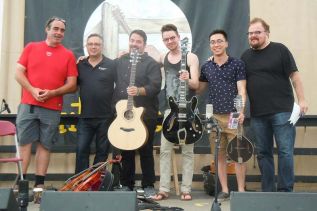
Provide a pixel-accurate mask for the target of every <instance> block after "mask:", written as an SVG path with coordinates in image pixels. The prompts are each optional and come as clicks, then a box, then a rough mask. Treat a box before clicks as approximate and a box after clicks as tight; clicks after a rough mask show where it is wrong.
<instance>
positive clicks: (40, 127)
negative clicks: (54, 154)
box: [16, 104, 60, 150]
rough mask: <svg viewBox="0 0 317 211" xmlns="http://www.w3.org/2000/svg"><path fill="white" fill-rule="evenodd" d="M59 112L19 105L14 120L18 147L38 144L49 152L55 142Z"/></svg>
mask: <svg viewBox="0 0 317 211" xmlns="http://www.w3.org/2000/svg"><path fill="white" fill-rule="evenodd" d="M59 122H60V111H57V110H51V109H47V108H43V107H39V106H34V105H28V104H20V105H19V107H18V114H17V119H16V126H17V136H18V140H19V145H22V146H23V145H26V144H30V143H33V142H36V141H38V142H40V143H41V144H42V145H43V146H44V147H45V148H46V149H48V150H50V149H51V148H52V145H53V144H54V143H55V142H56V141H57V137H58V125H59Z"/></svg>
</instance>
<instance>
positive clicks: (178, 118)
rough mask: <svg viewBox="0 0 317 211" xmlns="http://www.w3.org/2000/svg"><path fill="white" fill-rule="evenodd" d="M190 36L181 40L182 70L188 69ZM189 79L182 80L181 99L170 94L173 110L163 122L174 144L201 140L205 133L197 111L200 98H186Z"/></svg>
mask: <svg viewBox="0 0 317 211" xmlns="http://www.w3.org/2000/svg"><path fill="white" fill-rule="evenodd" d="M187 44H188V38H187V37H186V38H184V39H183V40H182V41H181V51H182V58H181V70H185V69H186V56H187ZM187 83H188V81H186V80H180V84H179V100H178V101H177V100H176V99H175V98H174V97H172V96H170V97H169V99H168V104H169V107H170V109H171V112H170V113H169V114H168V116H167V117H166V118H165V120H164V122H163V135H164V136H165V138H166V139H167V140H168V141H169V142H172V143H174V144H180V145H183V144H193V143H195V142H197V141H199V140H200V139H201V137H202V135H203V127H202V123H201V120H200V118H199V116H198V115H197V114H196V113H195V110H196V107H197V104H198V99H197V97H196V96H194V97H192V99H191V100H190V101H187V100H186V96H187V89H188V87H187V86H188V85H187Z"/></svg>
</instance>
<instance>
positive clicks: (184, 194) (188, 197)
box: [181, 193, 192, 201]
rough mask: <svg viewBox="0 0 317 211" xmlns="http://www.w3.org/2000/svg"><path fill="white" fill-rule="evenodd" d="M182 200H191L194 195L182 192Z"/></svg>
mask: <svg viewBox="0 0 317 211" xmlns="http://www.w3.org/2000/svg"><path fill="white" fill-rule="evenodd" d="M181 200H182V201H190V200H192V196H191V195H190V193H182V195H181Z"/></svg>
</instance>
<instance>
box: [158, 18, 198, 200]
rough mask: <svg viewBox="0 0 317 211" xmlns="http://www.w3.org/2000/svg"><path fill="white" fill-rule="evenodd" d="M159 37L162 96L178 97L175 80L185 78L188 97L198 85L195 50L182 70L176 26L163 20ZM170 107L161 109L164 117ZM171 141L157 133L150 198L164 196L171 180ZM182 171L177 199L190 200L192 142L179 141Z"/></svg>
mask: <svg viewBox="0 0 317 211" xmlns="http://www.w3.org/2000/svg"><path fill="white" fill-rule="evenodd" d="M161 32H162V39H163V42H164V44H165V46H166V47H167V48H168V50H169V52H168V53H167V54H165V55H163V56H162V57H161V63H162V64H163V67H164V71H165V82H166V88H165V90H166V99H168V98H169V97H170V96H172V97H174V98H176V99H178V98H179V93H178V90H179V81H180V80H188V85H189V93H188V96H187V99H188V100H190V99H191V98H192V97H193V96H194V95H195V90H196V89H197V88H198V85H199V82H198V76H199V61H198V58H197V56H196V55H195V54H193V53H191V52H189V53H187V54H186V70H181V57H182V52H181V46H180V35H179V34H178V30H177V27H176V26H175V25H173V24H166V25H164V26H162V28H161ZM169 113H170V109H168V110H166V111H165V114H164V116H165V117H166V116H167V115H168V114H169ZM173 146H174V144H173V143H171V142H169V141H167V140H166V139H165V137H164V136H163V134H162V136H161V147H160V188H159V192H158V193H157V194H156V195H155V197H153V199H154V200H162V199H166V198H168V195H169V192H170V182H171V154H172V150H173ZM182 157H183V171H182V185H181V192H182V195H181V199H182V200H191V199H192V197H191V194H190V193H191V186H192V180H193V171H194V144H186V145H182Z"/></svg>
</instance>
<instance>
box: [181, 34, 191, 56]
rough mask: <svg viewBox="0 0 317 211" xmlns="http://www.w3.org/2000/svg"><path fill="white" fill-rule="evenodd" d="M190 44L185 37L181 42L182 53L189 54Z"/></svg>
mask: <svg viewBox="0 0 317 211" xmlns="http://www.w3.org/2000/svg"><path fill="white" fill-rule="evenodd" d="M188 42H189V39H188V37H184V38H183V39H182V40H181V51H182V52H187V48H188Z"/></svg>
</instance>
